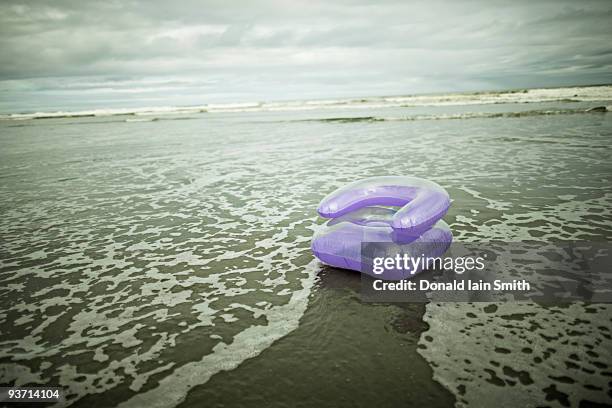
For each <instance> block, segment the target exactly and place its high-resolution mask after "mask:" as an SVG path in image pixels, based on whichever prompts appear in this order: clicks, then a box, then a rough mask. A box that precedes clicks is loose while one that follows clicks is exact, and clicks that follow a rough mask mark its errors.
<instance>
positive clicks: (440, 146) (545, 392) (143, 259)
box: [0, 101, 612, 407]
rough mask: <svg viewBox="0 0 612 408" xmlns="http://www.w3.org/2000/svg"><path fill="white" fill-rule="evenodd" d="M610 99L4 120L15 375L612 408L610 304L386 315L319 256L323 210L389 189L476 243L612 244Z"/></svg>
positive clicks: (307, 395)
mask: <svg viewBox="0 0 612 408" xmlns="http://www.w3.org/2000/svg"><path fill="white" fill-rule="evenodd" d="M598 104H603V105H606V104H607V105H609V104H610V102H609V101H603V102H601V103H598V102H588V103H587V102H582V103H568V102H566V103H545V104H523V105H482V106H475V107H474V106H472V107H436V108H434V107H420V108H418V109H416V108H415V109H411V108H386V109H378V110H374V111H372V112H368V114H367V115H364V111H363V109H361V110H351V109H344V110H342V111H334V112H329V111H320V112H319V111H308V112H298V113H287V112H283V113H279V112H276V113H265V112H258V113H253V112H249V113H236V114H230V113H219V114H199V115H189V116H187V117H185V118H184V119H189V120H159V121H151V122H126V121H125V119H117V118H116V117H109V118H76V119H75V118H62V119H45V120H27V121H19V122H15V121H4V122H1V123H0V127H1V133H0V145H1V148H0V180H1V181H0V209H1V211H2V217H1V218H0V241H1V242H2V246H1V247H0V261H1V264H0V280H1V282H2V288H1V289H0V293H1V297H0V333H1V334H0V382H1V383H10V384H13V383H16V384H25V383H36V384H57V385H60V386H62V387H65V389H66V390H67V391H68V393H69V398H68V402H69V403H74V406H92V405H93V404H102V405H105V406H109V405H116V404H123V406H141V405H143V404H144V403H146V404H148V405H151V406H169V405H178V404H181V405H182V406H199V405H201V401H202V400H205V401H207V406H221V405H224V406H232V405H237V406H238V405H240V406H245V405H246V406H258V405H259V406H260V405H261V404H262V403H263V402H266V405H267V406H296V405H298V406H300V405H301V406H324V405H325V404H327V405H328V406H364V407H365V406H368V407H370V406H401V405H406V406H411V405H423V404H429V405H435V406H452V405H453V404H454V403H458V404H464V403H472V404H475V405H481V406H488V405H489V403H490V402H491V401H496V402H498V401H499V399H500V398H502V396H504V398H507V401H508V403H511V402H513V401H515V402H516V401H522V402H529V401H534V400H537V401H545V403H546V404H548V405H553V406H555V405H557V406H563V405H565V404H566V403H569V404H571V405H578V404H579V403H580V401H582V400H587V399H588V400H590V401H596V402H607V403H612V395H611V394H612V391H611V390H612V388H611V387H610V384H611V382H610V381H611V380H612V378H611V374H610V371H611V368H610V365H612V356H611V355H610V352H609V351H608V350H612V340H611V338H610V331H611V330H612V321H611V319H612V313H611V312H612V310H610V308H609V307H608V306H602V305H597V306H583V305H574V306H572V307H571V308H569V309H568V308H565V309H559V308H543V307H540V306H537V305H528V304H521V305H512V304H506V305H498V306H497V307H498V308H497V309H496V311H494V312H491V310H492V309H491V308H489V309H487V310H486V311H485V310H484V309H483V308H484V307H485V306H486V305H476V304H475V305H471V304H429V305H427V306H426V307H424V306H423V305H402V304H394V305H376V304H367V303H362V302H361V301H360V298H359V287H358V285H359V279H358V277H357V276H356V274H352V273H348V272H344V271H339V270H334V269H331V268H327V267H323V266H322V265H320V264H319V263H317V262H316V261H314V260H313V258H312V255H311V254H310V251H309V242H310V238H311V237H312V234H313V232H314V231H315V230H316V228H317V225H318V223H320V221H319V220H318V219H317V217H316V214H315V211H314V208H315V207H316V204H317V203H318V201H319V200H320V199H321V198H322V197H323V196H324V195H325V194H327V193H328V192H329V191H331V190H333V189H335V188H336V187H338V186H341V185H343V184H345V183H347V182H349V181H352V180H355V179H357V178H362V177H368V176H374V175H383V174H398V175H402V174H406V175H415V176H420V177H426V178H430V179H432V180H434V181H436V182H438V183H439V184H441V185H443V186H444V187H445V188H447V190H448V191H449V193H450V195H451V197H452V198H453V199H454V203H453V206H452V207H451V211H450V212H449V214H448V215H447V217H446V218H445V219H446V220H447V222H448V223H449V224H450V225H451V227H452V229H453V232H454V234H455V237H456V238H457V239H460V240H469V241H477V240H489V239H496V238H497V239H500V238H501V239H505V240H524V239H542V240H570V239H584V240H608V241H609V240H611V239H612V188H611V187H610V186H611V183H610V181H611V180H610V178H611V176H612V164H610V157H611V156H612V155H611V153H612V151H611V150H612V149H611V147H610V138H611V137H612V117H611V116H610V114H609V113H607V114H605V113H604V114H600V113H582V111H584V109H586V108H588V107H592V106H596V105H598ZM565 109H573V110H574V111H573V112H577V111H580V112H581V113H557V114H552V115H551V114H532V113H530V114H525V115H514V114H508V113H514V112H519V111H537V112H549V111H562V110H565ZM466 112H467V113H477V115H468V116H467V117H470V118H469V119H468V118H463V119H445V117H448V115H456V116H457V115H459V114H461V115H464V114H465V113H466ZM500 112H502V113H504V112H505V113H507V114H505V115H497V114H498V113H500ZM415 115H429V116H432V115H433V116H435V117H436V119H438V120H430V119H427V120H397V118H398V117H400V118H401V117H407V116H415ZM364 116H373V117H379V118H387V119H388V120H377V121H372V120H354V119H350V118H356V117H364ZM464 116H465V115H464ZM496 116H501V117H496ZM458 117H459V116H458ZM180 118H183V117H180V116H179V117H171V118H166V119H180ZM329 118H344V119H343V120H331V121H330V120H320V119H329ZM346 118H348V119H346ZM515 309H516V310H515ZM517 313H519V314H522V315H524V316H526V317H525V318H524V319H523V320H516V319H514V320H512V323H511V327H509V325H506V326H508V327H505V326H504V322H506V318H505V317H504V316H515V315H516V314H517ZM576 319H579V321H577V320H576ZM584 321H587V322H588V323H584ZM580 325H582V326H584V327H582V328H581V329H577V327H576V326H580ZM551 333H552V334H551ZM500 336H501V337H500ZM279 339H280V340H279ZM565 340H568V341H567V342H566V341H565ZM525 343H529V344H530V345H531V346H529V347H530V348H531V349H532V352H531V353H527V352H525V351H524V349H525V348H526V346H525ZM587 345H588V346H587ZM500 348H502V349H504V352H501V353H500V352H496V349H500ZM506 350H507V351H508V352H505V351H506ZM577 350H578V351H577ZM574 354H575V357H576V358H574V356H572V355H574ZM544 355H546V356H547V357H546V358H544ZM465 356H470V357H469V358H465ZM536 357H538V359H536ZM466 360H469V361H470V362H469V363H468V362H466ZM538 361H539V362H538ZM568 361H569V362H570V363H572V364H574V365H573V366H572V365H568ZM574 366H575V367H574ZM521 371H526V373H527V374H516V373H517V372H521ZM559 377H568V378H569V380H568V379H567V378H562V379H559ZM521 378H522V379H523V381H521ZM527 378H529V380H530V381H529V380H527ZM508 396H511V397H508ZM517 398H518V400H517Z"/></svg>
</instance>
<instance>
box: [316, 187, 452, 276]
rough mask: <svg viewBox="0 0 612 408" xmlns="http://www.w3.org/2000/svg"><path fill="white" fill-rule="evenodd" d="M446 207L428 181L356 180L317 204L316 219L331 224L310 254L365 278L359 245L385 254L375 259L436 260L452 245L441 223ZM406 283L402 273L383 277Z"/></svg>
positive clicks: (365, 261) (366, 261)
mask: <svg viewBox="0 0 612 408" xmlns="http://www.w3.org/2000/svg"><path fill="white" fill-rule="evenodd" d="M380 206H393V207H401V208H399V209H396V208H387V207H380ZM449 207H450V198H449V195H448V193H447V192H446V190H444V189H443V188H442V187H440V186H439V185H438V184H436V183H433V182H431V181H428V180H423V179H420V178H416V177H394V176H391V177H373V178H369V179H365V180H360V181H357V182H355V183H352V184H349V185H347V186H345V187H342V188H340V189H338V190H336V191H334V192H333V193H331V194H330V195H328V196H327V197H325V198H324V199H323V200H322V201H321V203H320V205H319V207H318V209H317V211H318V213H319V214H320V215H321V216H323V217H325V218H331V220H329V221H328V222H327V224H326V225H325V226H323V227H322V228H321V229H320V230H319V231H318V232H317V233H316V234H315V236H314V238H313V240H312V244H311V249H312V252H313V253H314V255H315V256H316V257H317V258H318V259H319V260H321V261H322V262H324V263H326V264H328V265H331V266H335V267H339V268H344V269H352V270H355V271H359V272H365V273H370V274H371V268H368V264H370V265H371V261H372V260H371V259H368V257H367V256H362V253H361V249H362V243H385V245H382V246H380V248H382V249H383V250H384V251H385V252H386V254H377V256H389V257H392V256H395V255H396V254H398V253H399V254H408V255H409V256H423V255H425V256H430V257H436V256H439V255H441V254H443V253H444V252H446V250H447V249H448V247H449V246H450V243H451V242H452V233H451V231H450V228H449V227H448V225H447V224H446V223H445V222H444V221H442V220H441V218H442V217H443V216H444V215H445V214H446V212H447V211H448V208H449ZM417 272H418V271H412V273H411V274H414V273H417ZM376 277H379V278H380V277H381V276H378V275H377V276H376ZM407 277H409V275H408V272H407V271H389V272H388V273H387V274H386V275H385V276H383V278H384V279H393V280H397V279H405V278H407Z"/></svg>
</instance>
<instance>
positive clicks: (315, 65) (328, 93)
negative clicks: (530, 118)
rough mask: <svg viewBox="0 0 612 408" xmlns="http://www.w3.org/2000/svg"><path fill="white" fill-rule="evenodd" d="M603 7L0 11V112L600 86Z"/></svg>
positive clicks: (78, 5) (606, 12) (606, 11)
mask: <svg viewBox="0 0 612 408" xmlns="http://www.w3.org/2000/svg"><path fill="white" fill-rule="evenodd" d="M611 21H612V3H611V2H609V1H607V0H605V1H586V2H573V1H556V0H555V1H552V0H551V1H541V2H532V1H514V2H496V1H486V0H481V1H451V0H448V1H431V0H423V1H414V2H403V1H384V2H373V1H372V2H369V1H363V0H362V1H359V0H355V1H348V0H344V1H334V2H329V1H283V0H275V1H261V2H241V3H238V2H228V1H206V2H195V1H179V2H165V1H146V2H145V1H110V2H83V1H75V0H68V1H55V2H50V1H49V2H42V1H38V2H36V1H35V2H13V1H5V2H3V3H2V4H1V5H0V52H1V53H2V56H3V57H2V58H3V63H2V65H1V66H0V110H2V111H16V110H28V109H34V110H42V109H61V108H68V109H81V108H91V107H105V106H108V107H115V106H138V105H168V104H199V103H207V102H229V101H246V100H264V99H287V98H291V99H300V98H311V97H337V96H359V95H372V94H377V95H381V94H405V93H418V92H443V91H464V90H477V89H500V88H516V87H529V86H557V85H573V84H592V83H604V82H612V69H611V68H612V48H611V47H610V45H609V44H610V41H611V40H612V28H611V27H612V24H610V22H611Z"/></svg>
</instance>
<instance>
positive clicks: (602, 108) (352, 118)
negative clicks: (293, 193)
mask: <svg viewBox="0 0 612 408" xmlns="http://www.w3.org/2000/svg"><path fill="white" fill-rule="evenodd" d="M611 110H612V106H597V107H594V108H589V109H556V110H544V109H543V110H530V111H522V112H469V113H457V114H440V115H411V116H403V117H379V116H346V117H334V118H320V119H297V120H294V121H292V122H332V123H334V122H337V123H351V122H393V121H417V120H448V119H479V118H519V117H525V116H549V115H567V114H580V113H591V114H595V113H606V112H610V111H611Z"/></svg>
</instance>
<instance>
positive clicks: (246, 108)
mask: <svg viewBox="0 0 612 408" xmlns="http://www.w3.org/2000/svg"><path fill="white" fill-rule="evenodd" d="M609 100H612V85H604V86H588V87H571V88H550V89H522V90H514V91H503V92H472V93H455V94H438V95H408V96H380V97H368V98H346V99H327V100H306V101H284V102H248V103H228V104H206V105H200V106H186V107H176V106H164V107H144V108H137V109H127V108H126V109H94V110H87V111H77V112H66V111H58V112H35V113H12V114H5V115H0V120H28V119H56V118H79V117H104V116H160V115H184V114H201V113H223V112H228V113H230V112H283V111H307V110H315V109H316V110H328V109H343V108H357V109H375V108H392V107H400V108H401V107H419V106H462V105H486V104H507V103H538V102H594V101H609Z"/></svg>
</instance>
